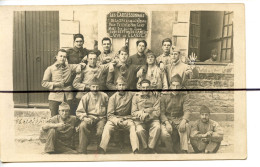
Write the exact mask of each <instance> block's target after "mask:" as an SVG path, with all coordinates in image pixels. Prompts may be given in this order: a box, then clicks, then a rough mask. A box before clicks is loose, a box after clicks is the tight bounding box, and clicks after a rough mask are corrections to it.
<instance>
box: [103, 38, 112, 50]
mask: <svg viewBox="0 0 260 167" xmlns="http://www.w3.org/2000/svg"><path fill="white" fill-rule="evenodd" d="M102 46H103V50H104V51H110V49H111V43H110V41H109V40H105V41H103V43H102Z"/></svg>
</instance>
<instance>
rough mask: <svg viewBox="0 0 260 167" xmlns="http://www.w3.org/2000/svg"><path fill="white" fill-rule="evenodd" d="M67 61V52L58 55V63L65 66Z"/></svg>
mask: <svg viewBox="0 0 260 167" xmlns="http://www.w3.org/2000/svg"><path fill="white" fill-rule="evenodd" d="M66 59H67V53H66V52H58V55H57V56H56V61H57V63H59V64H64V63H65V61H66Z"/></svg>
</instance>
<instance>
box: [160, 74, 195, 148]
mask: <svg viewBox="0 0 260 167" xmlns="http://www.w3.org/2000/svg"><path fill="white" fill-rule="evenodd" d="M170 81H171V82H170V89H171V90H173V91H171V92H170V93H168V94H164V95H162V97H161V103H160V105H161V122H162V126H161V140H162V142H164V143H165V145H166V149H167V150H166V152H170V153H172V152H176V153H185V152H187V151H188V141H189V134H190V127H189V124H188V122H189V118H190V111H189V106H188V99H187V98H188V97H187V95H186V94H185V93H184V92H180V91H174V90H176V89H177V90H178V89H179V90H180V89H181V88H182V78H181V77H180V75H179V74H177V75H175V76H173V77H172V78H171V80H170Z"/></svg>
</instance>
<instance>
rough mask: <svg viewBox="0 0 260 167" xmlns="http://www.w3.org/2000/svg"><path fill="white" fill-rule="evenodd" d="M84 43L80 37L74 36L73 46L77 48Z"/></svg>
mask: <svg viewBox="0 0 260 167" xmlns="http://www.w3.org/2000/svg"><path fill="white" fill-rule="evenodd" d="M83 44H84V41H83V39H82V38H76V39H75V41H74V46H75V47H77V48H82V47H83Z"/></svg>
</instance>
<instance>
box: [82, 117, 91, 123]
mask: <svg viewBox="0 0 260 167" xmlns="http://www.w3.org/2000/svg"><path fill="white" fill-rule="evenodd" d="M84 122H86V123H87V124H92V123H93V120H92V119H91V118H87V117H84Z"/></svg>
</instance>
